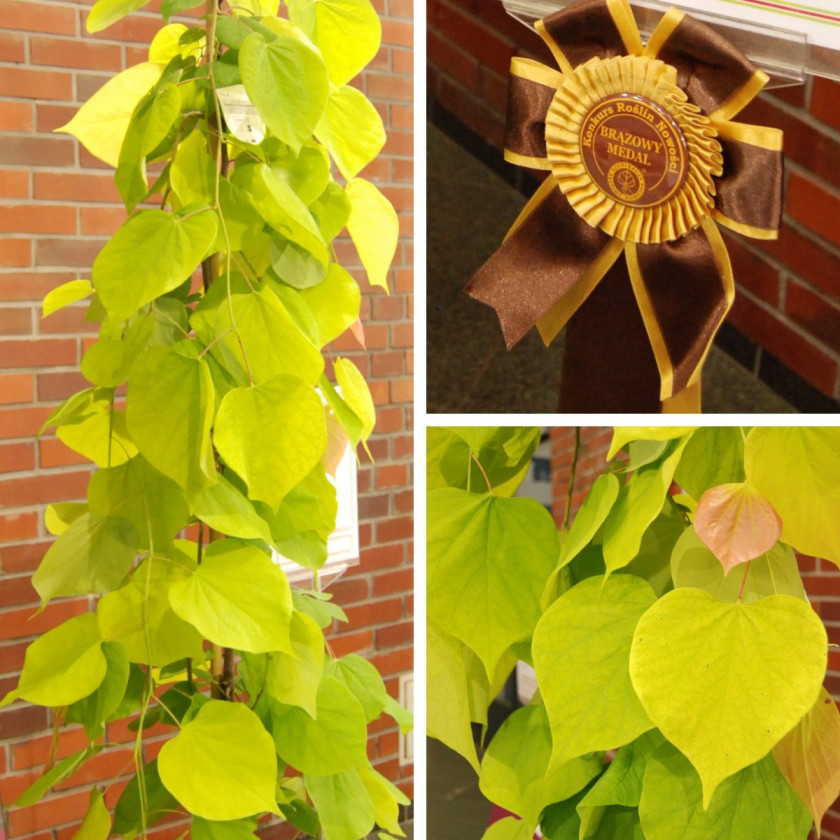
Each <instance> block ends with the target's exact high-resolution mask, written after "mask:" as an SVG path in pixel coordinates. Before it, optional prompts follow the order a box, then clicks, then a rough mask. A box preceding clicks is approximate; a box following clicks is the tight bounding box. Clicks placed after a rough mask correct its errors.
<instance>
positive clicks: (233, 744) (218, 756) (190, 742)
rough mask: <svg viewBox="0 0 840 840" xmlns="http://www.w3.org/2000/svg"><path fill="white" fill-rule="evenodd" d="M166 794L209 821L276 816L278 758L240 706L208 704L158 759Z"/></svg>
mask: <svg viewBox="0 0 840 840" xmlns="http://www.w3.org/2000/svg"><path fill="white" fill-rule="evenodd" d="M158 770H159V772H160V778H161V781H162V782H163V784H164V785H165V786H166V788H167V790H169V792H170V793H171V794H172V795H173V796H174V797H175V798H176V799H177V800H178V801H179V802H180V803H181V804H182V805H183V806H184V807H185V808H186V809H187V810H189V811H190V812H191V813H193V814H195V815H196V816H199V817H203V818H204V819H208V820H237V819H240V818H242V817H250V816H251V815H252V814H262V813H263V812H264V811H270V812H271V813H273V814H279V811H278V810H277V801H276V800H275V797H274V788H275V785H276V783H277V755H276V754H275V752H274V744H273V743H272V740H271V735H269V734H268V732H267V731H266V729H265V727H264V726H263V725H262V722H261V721H260V719H259V718H258V717H257V715H256V714H255V713H254V712H252V711H251V709H249V708H248V707H247V706H246V705H245V704H244V703H226V702H224V701H222V700H210V701H209V702H207V703H205V704H204V705H203V706H202V707H201V709H200V710H199V712H198V714H197V715H196V716H195V717H194V718H193V719H192V720H191V721H190V722H189V723H187V724H185V725H184V726H183V727H182V729H181V730H180V732H179V733H178V734H177V735H176V736H175V737H174V738H173V739H172V740H171V741H167V743H166V744H164V746H163V749H162V750H161V751H160V756H159V757H158Z"/></svg>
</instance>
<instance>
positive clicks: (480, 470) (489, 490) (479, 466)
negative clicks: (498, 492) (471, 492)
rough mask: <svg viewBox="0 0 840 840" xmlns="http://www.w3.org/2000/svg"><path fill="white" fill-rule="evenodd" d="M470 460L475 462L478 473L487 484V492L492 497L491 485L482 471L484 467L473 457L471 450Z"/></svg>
mask: <svg viewBox="0 0 840 840" xmlns="http://www.w3.org/2000/svg"><path fill="white" fill-rule="evenodd" d="M470 458H472V459H473V461H475V463H476V466H477V467H478V470H479V472H480V473H481V474H482V475H483V476H484V480H485V481H486V482H487V492H488V493H490V495H491V496H492V495H493V485H492V484H491V483H490V479H489V478H488V477H487V473H486V472H485V471H484V467H483V466H481V461H479V460H478V458H476V457H475V455H474V454H473V451H472V450H470ZM468 475H469V473H468Z"/></svg>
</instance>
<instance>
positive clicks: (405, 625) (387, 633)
mask: <svg viewBox="0 0 840 840" xmlns="http://www.w3.org/2000/svg"><path fill="white" fill-rule="evenodd" d="M413 640H414V622H412V621H403V622H401V623H399V624H389V625H388V626H387V627H380V628H379V629H378V630H377V631H376V646H377V648H379V649H386V648H392V647H404V646H406V645H410V644H411V643H412V642H413Z"/></svg>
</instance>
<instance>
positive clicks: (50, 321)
mask: <svg viewBox="0 0 840 840" xmlns="http://www.w3.org/2000/svg"><path fill="white" fill-rule="evenodd" d="M87 309H88V304H87V303H84V304H83V305H81V306H66V307H65V308H64V309H59V310H58V311H57V312H53V313H52V314H50V315H48V316H47V317H46V318H40V317H39V319H38V334H39V335H74V336H77V335H82V334H83V333H91V334H94V333H97V332H98V331H99V324H95V323H92V322H90V321H86V320H85V315H86V314H87ZM39 314H40V313H39ZM89 337H90V336H84V340H85V341H87V340H88V339H89ZM83 381H84V380H83V379H79V382H83ZM87 386H88V383H85V384H83V385H80V386H79V388H87ZM77 390H78V389H77Z"/></svg>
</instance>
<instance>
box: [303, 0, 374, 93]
mask: <svg viewBox="0 0 840 840" xmlns="http://www.w3.org/2000/svg"><path fill="white" fill-rule="evenodd" d="M287 5H288V7H289V18H290V19H291V21H292V23H294V24H296V25H297V26H299V27H300V28H301V29H302V30H303V31H304V32H305V33H306V34H307V35H308V36H309V37H310V38H311V39H312V40H313V41H314V42H315V44H317V46H318V48H319V49H320V50H321V54H322V55H323V56H324V61H326V63H327V68H328V69H329V72H330V81H331V82H332V83H333V85H335V86H336V87H338V86H340V85H343V84H346V83H347V82H349V81H350V79H352V78H353V76H355V75H356V74H357V73H358V72H359V71H360V70H361V69H362V68H363V67H364V66H365V65H366V64H367V63H368V62H369V61H370V60H371V59H372V58H373V57H374V56H375V55H376V53H377V51H378V50H379V43H380V41H381V39H382V25H381V23H380V22H379V16H378V15H377V14H376V10H375V9H374V8H373V6H372V5H371V3H370V0H289V1H288V4H287Z"/></svg>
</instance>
